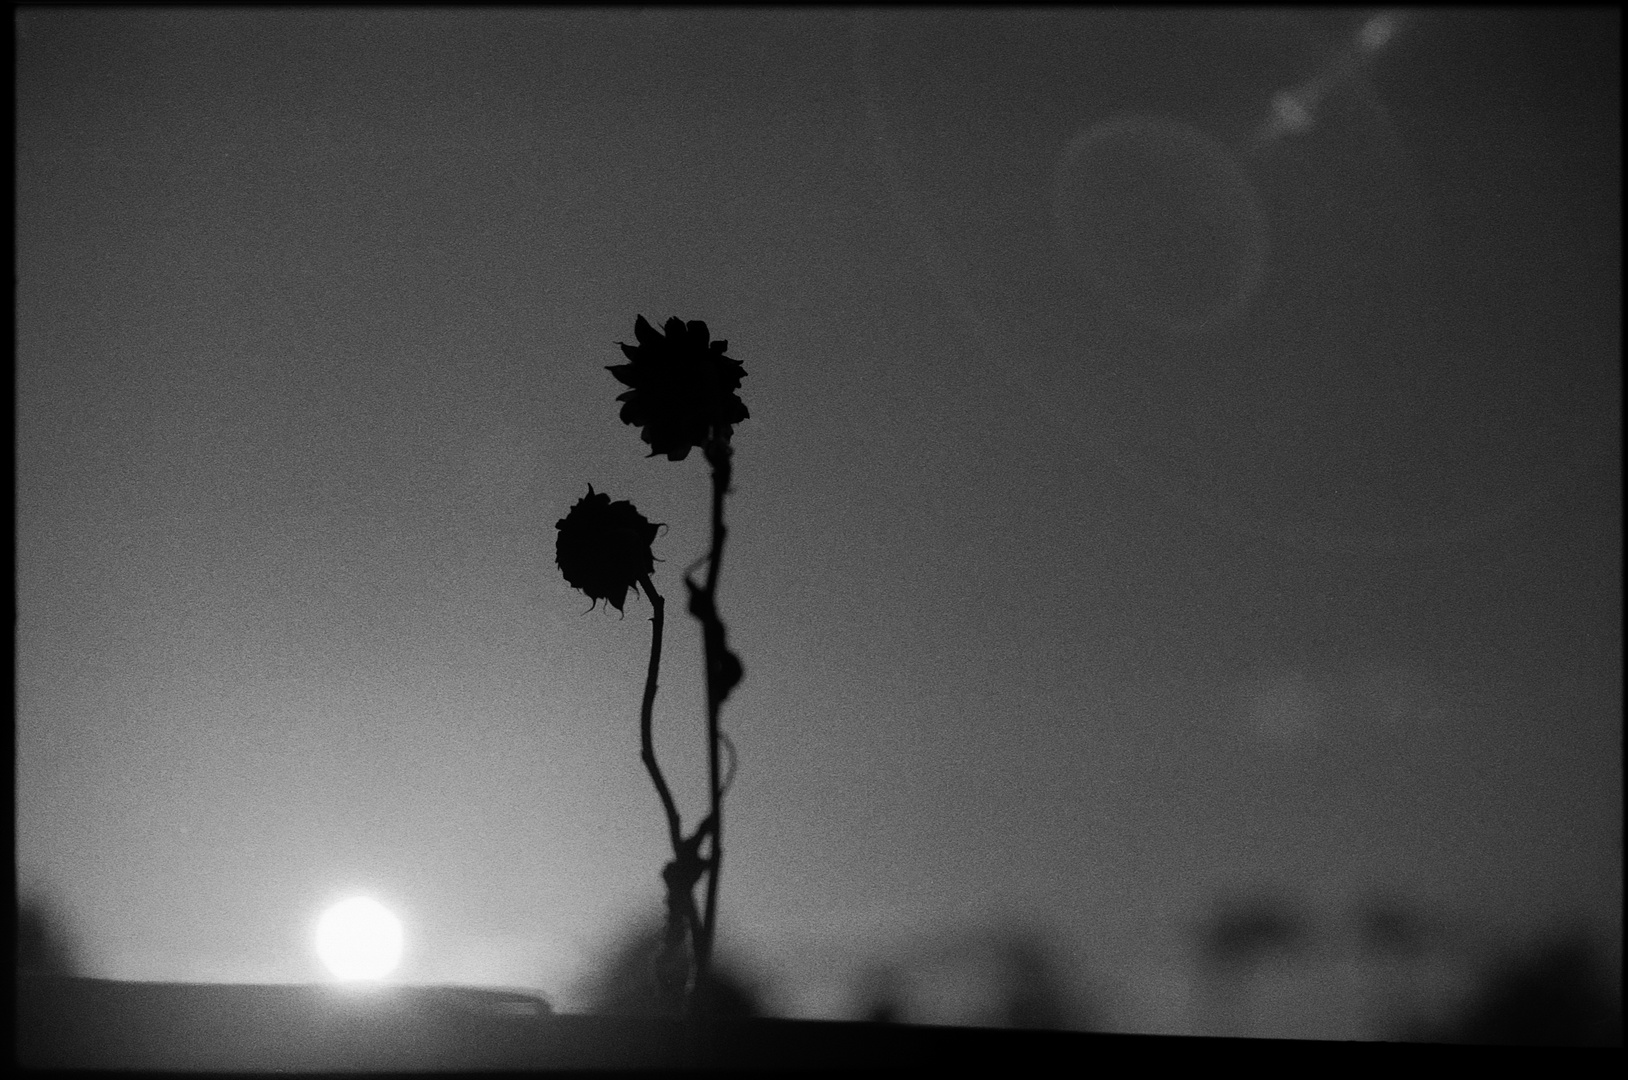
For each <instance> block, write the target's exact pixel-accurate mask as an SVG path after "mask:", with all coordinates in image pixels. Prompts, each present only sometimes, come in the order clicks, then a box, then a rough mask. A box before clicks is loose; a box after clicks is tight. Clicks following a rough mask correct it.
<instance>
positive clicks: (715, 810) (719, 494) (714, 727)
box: [690, 438, 732, 988]
mask: <svg viewBox="0 0 1628 1080" xmlns="http://www.w3.org/2000/svg"><path fill="white" fill-rule="evenodd" d="M731 453H732V451H731V449H730V446H729V444H728V443H726V442H725V441H724V440H723V439H721V438H714V439H713V440H712V442H711V443H710V444H709V445H708V446H707V461H708V462H709V463H710V464H711V465H712V551H711V553H710V555H709V557H708V559H707V579H706V584H705V585H704V586H703V587H702V597H704V604H702V605H700V609H701V610H700V611H697V612H696V614H698V615H699V616H700V617H701V620H702V624H703V633H704V637H705V642H706V659H707V781H708V788H709V792H710V795H711V803H712V857H711V858H710V859H709V860H708V872H707V902H706V910H705V914H704V915H703V916H702V922H701V937H700V940H699V941H697V942H696V975H697V978H696V985H697V986H699V987H703V988H704V987H705V986H707V985H708V984H707V981H706V979H707V974H708V972H709V970H710V968H711V963H712V943H713V935H714V933H715V931H716V928H717V915H718V874H719V871H720V870H722V868H723V856H724V818H723V787H722V785H721V784H720V776H719V769H718V765H719V761H718V752H719V744H720V742H721V733H720V732H719V730H718V712H719V709H720V707H721V706H722V705H723V699H724V695H725V694H727V693H728V692H729V690H728V688H727V687H725V686H724V685H723V684H722V682H723V680H722V678H721V671H722V666H723V664H724V663H725V656H726V655H727V652H726V650H727V646H726V645H725V643H724V634H723V622H722V620H721V619H719V617H718V609H717V605H716V595H717V589H718V568H719V567H720V566H721V565H722V563H723V557H724V539H725V537H727V536H728V535H729V532H728V530H727V529H725V528H724V496H725V495H726V494H727V493H728V491H729V480H730V473H731V471H732V470H731V464H730V456H731ZM697 599H698V598H696V597H692V598H691V602H690V606H691V610H692V611H696V608H697V604H696V600H697Z"/></svg>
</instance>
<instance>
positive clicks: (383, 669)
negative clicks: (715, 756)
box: [16, 8, 1622, 1027]
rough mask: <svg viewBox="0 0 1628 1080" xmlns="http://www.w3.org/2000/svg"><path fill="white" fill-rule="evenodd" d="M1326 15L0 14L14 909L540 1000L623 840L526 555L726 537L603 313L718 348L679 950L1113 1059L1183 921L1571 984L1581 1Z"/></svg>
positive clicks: (1602, 429) (180, 962)
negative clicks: (1232, 911) (1076, 1008)
mask: <svg viewBox="0 0 1628 1080" xmlns="http://www.w3.org/2000/svg"><path fill="white" fill-rule="evenodd" d="M1372 15H1373V12H1371V11H1367V12H1365V11H1345V10H1327V11H1314V10H1304V11H1287V10H1285V11H1277V12H1272V13H1267V14H1252V13H1249V12H1243V11H1238V10H1231V9H1219V10H1215V11H1211V12H1205V13H1191V12H1188V13H1183V12H1175V11H1166V10H1142V11H1134V12H1130V13H1103V12H1092V11H1068V10H1057V9H1053V10H1050V11H1042V12H1034V13H1023V12H1019V11H1001V12H998V13H980V12H977V11H974V10H970V9H957V10H954V11H951V12H948V13H937V14H935V13H931V12H926V13H924V12H921V11H915V10H911V11H901V10H891V11H885V12H875V13H870V12H865V11H861V10H856V11H853V12H848V11H838V12H819V11H811V10H785V11H769V10H762V11H759V10H746V9H716V10H702V11H694V12H685V11H677V10H672V9H658V10H654V11H649V12H642V11H637V10H632V9H613V10H605V11H582V12H576V11H565V10H553V9H540V10H536V11H526V10H504V11H487V12H482V11H470V10H457V11H438V10H433V9H422V8H417V9H404V10H401V11H390V10H386V9H370V10H356V11H322V10H316V9H306V10H285V11H277V10H269V9H260V10H223V11H208V10H202V9H175V10H168V11H166V10H156V9H148V10H134V9H124V10H107V11H97V10H90V9H59V10H34V11H25V12H22V13H21V14H20V15H18V17H17V18H18V45H17V47H18V58H19V64H18V73H17V143H16V145H17V218H16V221H17V264H16V265H17V294H16V295H17V301H16V302H17V316H18V318H17V335H18V337H17V340H18V367H17V489H16V490H17V602H18V617H17V644H16V649H17V654H16V655H17V710H18V711H17V715H18V726H17V813H18V819H17V852H18V861H19V866H20V870H21V873H22V875H23V879H24V880H25V881H37V882H40V883H42V884H43V885H44V886H45V887H46V888H48V889H49V890H50V891H51V892H52V893H53V895H55V896H56V897H58V898H59V899H60V900H61V902H62V903H63V905H64V907H65V908H66V910H67V912H68V913H69V915H70V916H71V918H72V919H73V920H74V924H75V926H76V928H77V929H78V930H79V931H80V932H81V934H82V936H83V938H84V940H85V943H86V949H87V954H88V957H89V960H90V966H91V967H92V968H93V969H94V970H95V971H96V972H98V973H102V974H108V975H117V976H120V977H131V978H148V979H224V980H236V981H250V980H277V981H302V980H310V979H317V978H320V977H322V973H321V972H320V970H319V969H318V967H317V965H316V961H315V959H314V958H313V956H312V955H311V950H310V928H311V924H312V921H313V920H314V918H315V916H316V914H317V913H318V912H319V911H320V910H321V908H322V906H323V905H324V904H325V903H327V902H328V901H330V900H332V899H335V898H337V897H339V896H341V895H344V894H345V893H346V892H347V891H350V890H362V891H368V892H371V893H372V894H374V895H376V896H378V897H379V898H380V899H381V900H384V901H385V902H386V903H388V904H389V905H391V906H392V907H393V908H395V909H396V910H397V911H398V912H399V913H400V914H401V915H402V917H403V919H404V920H405V922H406V923H407V927H408V933H409V955H408V960H407V966H406V968H405V969H404V972H403V975H404V977H410V978H414V979H423V980H455V979H456V980H480V981H489V982H495V983H503V984H517V983H518V984H527V985H533V986H538V987H541V988H543V989H545V990H549V991H552V992H555V993H560V992H563V990H564V988H565V987H566V986H567V985H568V983H569V982H570V980H571V978H572V977H573V976H574V974H575V973H576V972H577V971H578V970H579V969H580V967H581V965H582V964H583V962H584V961H585V959H586V958H587V957H589V956H590V955H591V954H592V952H593V951H594V949H595V948H596V947H598V945H599V944H600V943H601V942H602V941H603V940H604V939H605V937H606V935H607V934H610V933H612V932H613V931H614V930H615V929H616V927H617V926H619V925H620V924H621V923H622V921H623V920H625V919H626V918H627V917H628V916H629V915H631V914H632V913H634V912H637V911H641V910H645V909H651V908H654V906H655V905H656V904H657V903H658V902H659V897H660V894H659V881H658V879H657V876H656V875H657V871H658V870H659V867H660V865H661V863H662V861H663V860H664V859H665V857H666V850H665V843H666V840H665V833H664V827H663V824H662V818H661V814H660V809H659V805H658V803H657V800H656V797H655V794H654V792H653V791H652V789H651V787H650V783H649V780H648V778H647V777H646V775H645V773H644V771H643V769H642V768H641V767H640V765H639V761H638V757H637V746H638V741H637V731H638V728H637V717H638V704H639V696H640V692H641V688H642V678H643V671H644V664H645V660H646V648H647V643H648V638H647V634H648V622H647V616H648V614H649V607H648V605H646V604H645V603H643V602H642V601H636V602H634V603H632V604H630V606H629V607H628V610H627V615H626V618H625V619H618V618H616V616H615V615H614V613H612V614H610V615H605V614H603V613H601V612H594V613H592V614H586V615H585V614H583V611H584V608H585V607H587V603H586V601H585V600H584V598H583V597H582V595H581V594H579V593H575V592H573V591H572V590H571V589H570V588H569V587H568V586H567V585H566V584H565V582H564V581H563V579H562V578H561V576H560V574H559V572H558V570H557V569H556V568H555V566H554V537H555V529H554V523H555V521H556V520H558V519H559V518H560V517H562V516H563V515H564V513H565V511H566V510H567V509H568V508H569V506H570V505H571V503H572V502H573V501H575V500H576V499H577V498H578V497H580V496H581V495H582V494H583V493H584V492H585V491H586V488H587V485H588V484H589V483H592V484H593V485H594V487H595V488H596V489H597V490H601V491H605V492H608V493H610V494H611V496H612V497H613V498H617V499H622V498H626V499H631V500H633V501H634V503H635V504H636V505H637V506H638V507H639V508H640V509H641V510H642V511H643V512H644V513H645V514H646V515H647V516H648V517H650V518H651V519H652V520H657V521H664V522H666V523H668V525H669V529H668V531H667V532H666V533H665V534H664V535H663V537H662V538H661V539H660V540H658V542H657V544H656V554H657V555H658V556H659V557H661V558H663V559H665V560H666V562H665V563H663V564H658V568H657V575H656V584H657V587H658V588H660V589H662V590H663V591H664V592H665V593H666V594H667V595H668V596H669V597H681V593H682V590H681V589H680V587H679V581H678V574H679V573H680V572H681V570H682V568H683V567H684V566H686V565H687V564H688V563H689V562H690V561H691V560H692V559H694V558H695V557H696V556H697V555H698V554H700V552H701V551H702V550H704V546H705V544H706V539H707V536H706V528H705V524H706V520H705V513H706V499H707V491H708V480H707V476H706V472H705V464H704V462H703V461H702V460H700V457H699V455H692V456H691V458H690V460H688V461H686V462H684V463H673V462H669V461H668V460H667V459H666V458H654V459H647V458H645V457H644V456H643V454H644V452H645V449H646V447H645V446H644V445H643V444H642V443H641V442H640V441H639V439H638V434H637V432H636V431H635V430H634V429H631V428H628V427H626V426H624V425H622V424H621V423H619V422H618V420H617V410H618V406H617V404H616V402H615V397H616V395H617V394H618V393H620V392H621V390H622V389H623V388H622V387H621V386H620V385H619V384H618V383H616V381H615V380H614V379H613V378H612V377H611V376H610V375H609V374H608V373H607V372H606V371H605V370H604V368H605V365H608V364H614V363H620V362H622V357H621V354H620V352H619V351H618V350H617V348H616V342H617V341H622V340H626V341H631V340H632V330H633V321H634V317H635V316H636V315H638V314H641V313H642V314H644V315H646V316H648V317H649V318H650V319H651V320H652V321H657V322H659V321H661V320H664V319H666V318H667V317H668V316H669V315H678V316H680V317H682V318H685V319H705V320H707V322H708V323H709V324H710V326H711V327H712V330H713V334H714V336H715V337H721V338H727V339H729V341H730V342H731V355H733V356H735V357H736V358H738V359H739V360H740V361H741V362H742V363H743V364H744V365H745V367H746V370H747V373H748V374H747V378H746V380H745V383H744V385H743V388H742V391H741V396H742V397H743V399H744V400H745V401H746V403H747V405H748V407H749V408H750V410H751V419H750V420H748V421H747V422H745V423H743V424H741V425H740V426H739V428H738V429H737V433H736V436H735V440H734V441H735V447H736V491H735V494H734V495H733V497H732V498H731V501H730V503H729V506H728V515H729V521H730V525H731V528H732V532H731V536H730V547H729V550H728V553H727V556H726V561H725V565H724V569H723V577H722V579H721V584H720V588H719V604H720V609H721V611H722V613H723V615H724V617H725V619H726V620H727V621H728V622H729V624H730V627H731V633H732V637H733V641H734V643H735V645H736V647H737V649H738V651H739V652H740V654H741V656H742V659H743V660H744V663H745V667H746V678H745V681H744V683H743V684H742V685H741V687H740V689H739V691H738V692H737V694H736V696H735V697H734V698H733V699H732V700H731V701H730V702H729V704H728V706H727V707H726V709H725V714H724V720H725V725H726V727H727V728H728V730H729V731H730V732H732V734H733V737H734V740H735V742H736V744H737V746H738V747H739V750H740V758H741V767H740V774H739V781H738V783H737V784H736V786H735V789H734V790H733V791H732V792H731V794H730V798H729V801H728V803H727V815H728V816H727V822H728V835H727V847H726V857H727V861H726V869H725V872H724V877H723V908H722V914H721V919H722V927H723V930H722V933H723V935H724V937H725V940H726V943H727V942H729V941H733V942H734V943H735V944H736V945H737V946H739V947H741V948H744V949H745V950H746V951H747V952H749V953H750V954H751V955H754V956H757V957H759V958H761V960H762V961H763V962H764V963H765V964H766V965H768V966H770V967H773V965H774V964H776V963H778V964H781V967H782V969H783V970H784V971H785V972H788V973H790V974H787V975H786V978H787V979H790V980H792V981H795V978H798V977H806V976H807V971H806V970H804V972H803V975H802V976H798V975H797V974H796V972H797V970H798V969H797V965H798V963H802V964H803V967H804V969H806V968H808V966H809V964H810V963H811V961H808V960H807V959H806V958H807V957H809V956H814V955H821V953H820V950H822V949H828V950H830V949H837V950H840V949H841V948H844V947H847V946H846V945H845V944H844V943H852V942H856V941H863V942H870V941H875V942H883V941H888V940H896V939H899V938H901V937H907V936H909V935H912V934H917V933H919V932H921V931H923V930H929V929H932V928H935V927H952V926H966V925H970V924H973V923H978V922H981V921H982V922H990V921H998V920H1002V919H1012V918H1030V919H1034V920H1038V921H1040V922H1042V923H1044V924H1046V925H1049V926H1051V927H1054V928H1055V929H1056V930H1057V932H1058V933H1059V934H1060V935H1063V936H1065V937H1066V938H1067V939H1068V940H1071V941H1073V942H1075V943H1076V945H1077V947H1078V948H1079V949H1081V950H1082V953H1083V954H1084V955H1085V956H1087V957H1088V959H1089V960H1090V962H1091V963H1092V964H1093V965H1094V970H1096V971H1100V972H1101V977H1102V979H1104V980H1106V981H1107V982H1109V983H1112V984H1113V985H1115V986H1117V987H1118V988H1119V993H1120V996H1121V998H1122V999H1123V1000H1124V1001H1125V1002H1128V1003H1129V1004H1126V1005H1124V1006H1123V1014H1122V1017H1121V1020H1120V1021H1119V1022H1121V1023H1123V1024H1125V1025H1128V1026H1132V1027H1136V1026H1139V1025H1140V1026H1143V1027H1147V1026H1151V1025H1155V1024H1156V1023H1157V1022H1158V1021H1156V1020H1155V1019H1150V1018H1149V1017H1151V1016H1152V1015H1153V1014H1152V1012H1150V1011H1149V1010H1150V1009H1152V1006H1149V1005H1145V1004H1144V1005H1143V1006H1138V1005H1136V1004H1135V1003H1136V1002H1137V1001H1139V1000H1144V1001H1145V1000H1151V998H1150V997H1149V995H1153V994H1154V991H1152V990H1149V989H1148V987H1149V986H1150V985H1152V983H1155V982H1157V981H1158V979H1159V978H1160V977H1162V976H1159V975H1158V974H1157V973H1158V972H1161V971H1166V970H1168V969H1169V968H1170V965H1172V964H1175V963H1177V960H1178V959H1179V957H1180V956H1181V955H1183V950H1184V949H1186V948H1187V939H1186V938H1185V937H1184V936H1183V935H1184V934H1185V933H1186V931H1185V930H1184V929H1183V928H1184V927H1185V926H1186V925H1188V924H1190V923H1191V922H1192V921H1193V920H1195V919H1197V918H1198V917H1199V916H1201V915H1202V914H1203V912H1204V911H1205V910H1206V909H1207V906H1208V904H1209V903H1210V901H1211V898H1212V896H1213V895H1214V894H1215V892H1216V890H1218V889H1225V888H1234V887H1247V886H1251V885H1253V884H1256V883H1264V884H1274V883H1275V884H1277V885H1279V886H1282V887H1284V888H1286V889H1289V890H1291V891H1294V892H1298V893H1300V894H1303V895H1305V896H1307V897H1308V898H1310V900H1309V902H1311V903H1313V904H1320V905H1321V907H1320V908H1318V910H1322V911H1325V912H1328V913H1331V917H1332V915H1335V914H1337V913H1338V911H1339V910H1341V905H1346V904H1348V903H1349V902H1350V901H1351V900H1352V899H1353V898H1355V897H1356V896H1357V895H1358V894H1359V893H1360V891H1361V890H1363V889H1365V888H1368V887H1371V886H1380V887H1385V888H1392V889H1396V890H1399V891H1402V892H1404V893H1406V894H1408V895H1410V896H1413V897H1416V898H1417V899H1418V900H1419V901H1420V902H1422V903H1427V904H1430V905H1433V906H1437V907H1439V908H1441V909H1442V910H1446V911H1451V912H1453V913H1455V915H1456V916H1457V917H1461V918H1463V919H1465V920H1468V921H1470V922H1472V923H1475V924H1476V925H1483V926H1489V927H1497V926H1506V927H1515V926H1530V925H1535V924H1537V923H1538V922H1540V921H1543V920H1547V919H1552V918H1557V917H1560V916H1563V915H1566V914H1569V913H1582V914H1584V915H1586V916H1589V917H1592V918H1595V919H1597V920H1600V925H1601V926H1602V927H1603V928H1604V930H1605V932H1607V933H1609V934H1616V935H1618V940H1620V932H1621V929H1620V928H1621V914H1620V904H1621V898H1622V893H1621V874H1622V846H1621V845H1622V840H1621V837H1622V833H1621V825H1620V821H1621V813H1622V757H1621V754H1622V632H1621V618H1622V597H1621V587H1622V578H1621V565H1620V564H1621V558H1622V529H1621V515H1622V501H1621V470H1620V456H1621V443H1620V425H1621V413H1620V404H1619V401H1620V395H1621V368H1620V350H1621V320H1620V308H1619V302H1620V301H1619V294H1620V290H1621V284H1622V282H1621V209H1620V185H1621V167H1620V154H1621V144H1620V60H1619V53H1618V49H1619V41H1620V16H1619V15H1618V14H1617V13H1616V12H1615V11H1608V10H1601V11H1598V12H1593V13H1565V12H1558V13H1557V12H1554V11H1551V10H1545V11H1544V12H1543V13H1541V14H1534V13H1523V12H1520V11H1513V10H1507V9H1504V10H1498V11H1492V12H1472V11H1464V10H1457V11H1448V12H1440V13H1436V12H1425V13H1420V14H1417V15H1416V17H1414V18H1412V19H1410V20H1401V21H1398V22H1397V23H1395V24H1394V25H1393V26H1392V29H1393V31H1394V32H1393V33H1392V34H1391V36H1390V37H1389V39H1388V40H1385V41H1384V42H1383V43H1379V42H1378V41H1377V38H1378V37H1379V36H1383V35H1370V41H1371V42H1372V47H1369V48H1366V49H1365V48H1363V47H1362V45H1361V42H1362V40H1363V39H1362V34H1361V31H1362V28H1363V27H1364V25H1365V20H1367V19H1368V18H1369V17H1370V16H1372ZM1374 25H1376V26H1379V25H1384V24H1374ZM669 611H670V615H669V630H668V640H669V642H670V644H669V647H668V650H667V655H666V666H665V670H664V673H663V682H662V696H661V699H660V701H659V702H658V707H657V736H658V747H659V750H660V753H661V754H662V756H663V758H664V761H665V762H666V763H667V767H668V770H669V775H670V776H672V777H673V778H674V780H675V783H676V785H677V786H678V788H679V796H680V800H681V802H682V803H683V805H684V808H685V810H686V812H687V821H689V822H693V821H694V820H696V814H697V812H698V811H699V810H700V809H701V808H702V807H703V805H704V795H705V785H704V761H705V758H704V754H703V739H702V732H703V720H702V715H703V711H702V690H701V684H700V680H699V656H700V646H699V637H698V634H697V633H696V629H695V624H694V623H693V621H692V620H690V619H688V618H687V617H686V616H684V614H683V612H682V604H674V605H672V607H671V608H670V609H669ZM796 956H802V957H804V958H805V959H804V960H802V961H797V960H795V957H796ZM777 958H779V959H777ZM822 962H823V961H822ZM785 992H786V993H788V994H793V995H795V993H796V991H795V989H787V990H786V991H785ZM1138 995H1141V997H1140V998H1139V997H1138ZM1139 1009H1140V1010H1141V1011H1138V1010H1139Z"/></svg>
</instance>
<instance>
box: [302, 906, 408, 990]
mask: <svg viewBox="0 0 1628 1080" xmlns="http://www.w3.org/2000/svg"><path fill="white" fill-rule="evenodd" d="M401 947H402V935H401V920H399V919H397V918H396V917H395V916H394V915H392V914H391V913H390V911H389V910H388V909H387V908H386V907H385V906H384V905H383V904H380V903H379V902H378V901H377V900H370V899H368V898H367V897H361V896H358V897H353V898H351V899H349V900H342V901H340V902H339V903H337V904H335V905H334V906H333V907H330V908H329V909H328V910H327V911H325V912H323V914H322V918H321V919H320V920H319V921H318V922H317V956H319V957H320V958H321V959H322V962H323V963H324V964H325V965H327V967H328V970H329V971H331V972H333V974H334V977H335V978H337V979H339V980H341V981H343V982H354V981H361V980H370V979H382V978H384V977H385V976H387V975H389V974H390V973H391V972H392V971H394V970H395V969H396V965H397V964H398V963H400V962H401Z"/></svg>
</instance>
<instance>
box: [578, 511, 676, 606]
mask: <svg viewBox="0 0 1628 1080" xmlns="http://www.w3.org/2000/svg"><path fill="white" fill-rule="evenodd" d="M554 527H555V528H556V529H558V530H560V535H559V537H558V538H557V539H556V540H555V541H554V561H555V562H556V563H557V564H558V565H559V568H560V572H561V573H563V574H564V575H565V581H566V584H568V585H570V586H571V587H572V588H573V589H581V590H582V591H583V592H585V593H587V594H588V599H590V600H592V601H594V602H595V603H598V602H599V601H601V600H603V601H605V602H606V603H607V604H609V605H610V606H611V607H614V608H615V609H616V610H617V611H621V610H622V605H623V604H624V603H626V602H627V592H628V590H629V589H632V590H633V595H635V596H637V595H638V594H639V580H640V579H641V578H643V577H645V576H646V575H648V574H650V573H651V572H652V571H654V570H655V568H656V562H655V556H654V555H652V554H651V553H650V545H651V544H652V543H654V542H655V539H656V530H657V529H659V528H660V527H661V526H659V525H652V524H651V523H650V522H649V521H648V520H646V519H645V516H644V515H643V514H641V513H639V512H638V511H637V510H635V509H634V508H633V504H632V503H630V502H628V501H627V500H626V499H623V500H622V501H621V502H611V501H610V496H609V495H605V494H603V493H599V492H595V491H594V486H593V485H592V484H589V485H588V494H586V495H584V496H583V497H582V498H580V499H578V500H577V503H576V505H575V506H573V507H571V510H570V512H569V513H567V514H566V515H565V516H564V517H563V518H561V519H560V520H559V521H557V522H555V523H554Z"/></svg>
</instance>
